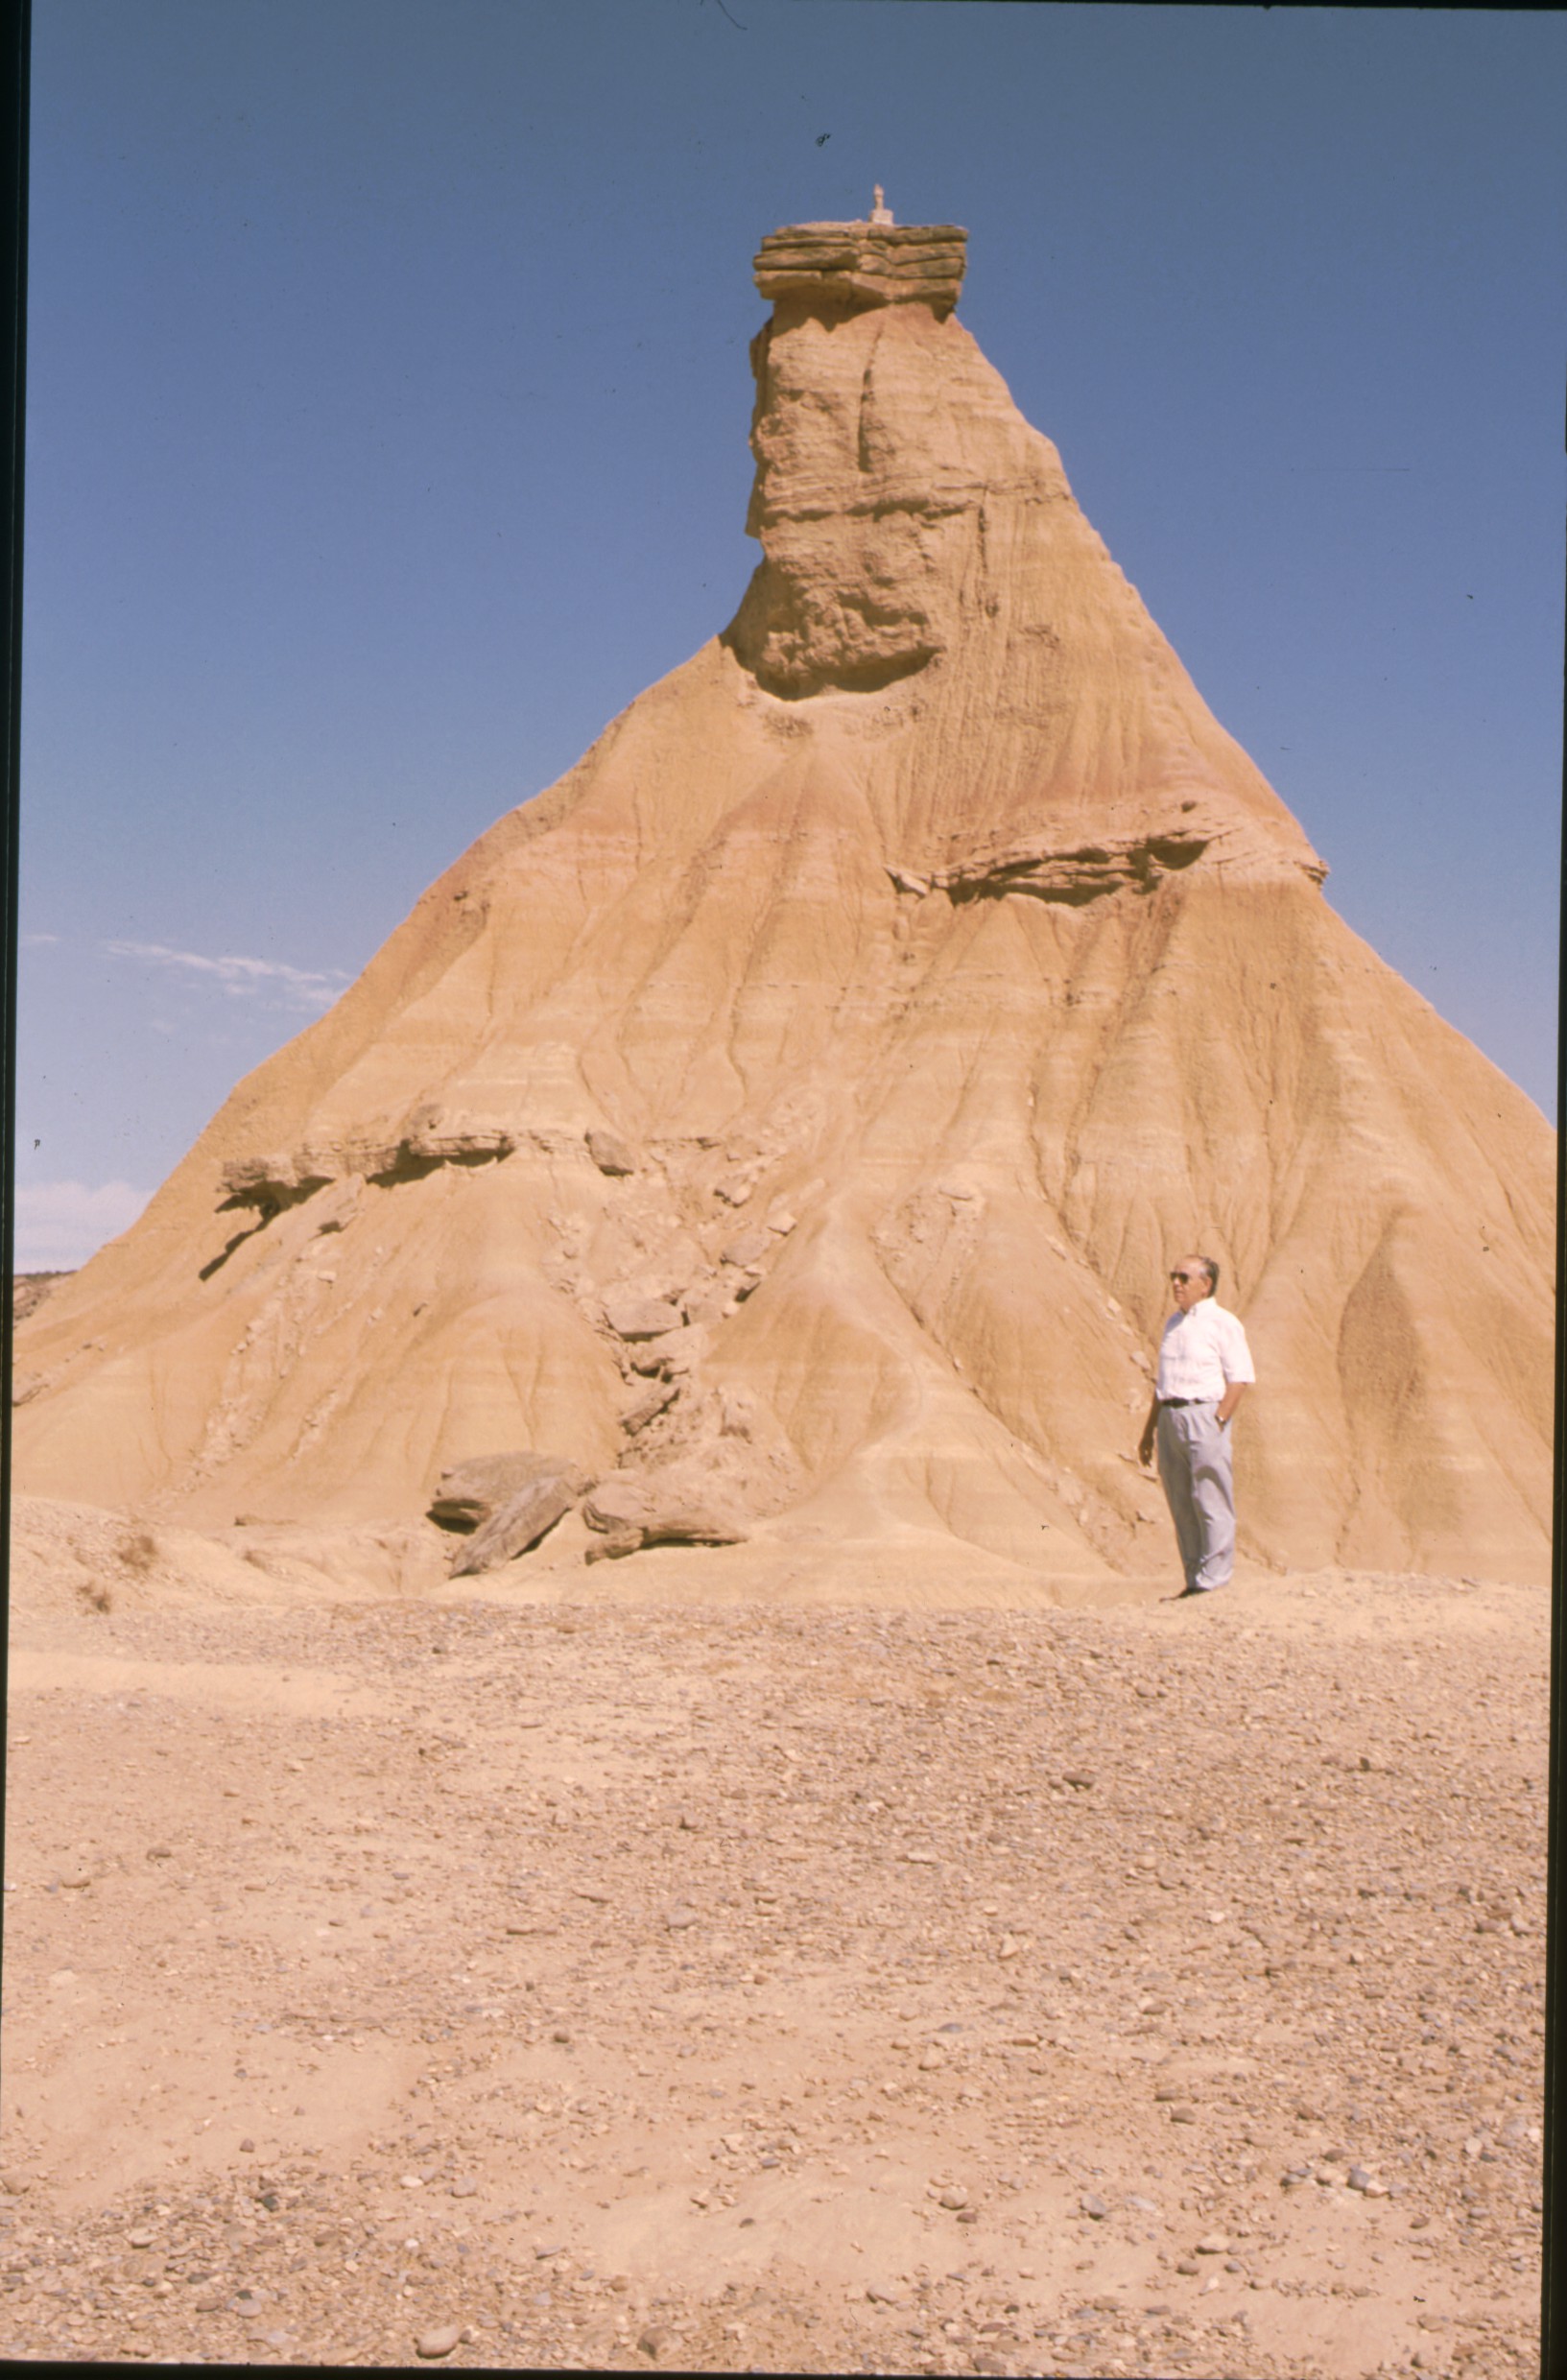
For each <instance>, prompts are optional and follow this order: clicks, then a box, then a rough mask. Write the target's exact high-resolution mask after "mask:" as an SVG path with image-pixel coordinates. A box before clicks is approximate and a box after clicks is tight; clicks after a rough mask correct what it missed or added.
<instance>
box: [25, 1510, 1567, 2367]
mask: <svg viewBox="0 0 1567 2380" xmlns="http://www.w3.org/2000/svg"><path fill="white" fill-rule="evenodd" d="M17 1539H18V1554H17V1563H16V1585H15V1588H14V1590H13V1613H12V1656H11V1663H12V1665H11V1710H10V1725H11V1734H10V1785H9V1798H8V1806H7V1820H8V1826H9V1842H8V1848H7V1868H6V1913H7V1924H6V1934H5V1952H6V1968H5V2007H4V2028H5V2066H4V2076H5V2082H4V2134H3V2141H0V2160H3V2167H4V2172H3V2179H4V2184H5V2192H6V2195H5V2196H4V2198H3V2199H0V2240H3V2247H0V2291H3V2313H0V2351H4V2352H5V2353H6V2354H7V2355H10V2356H14V2357H23V2358H27V2357H34V2358H42V2357H66V2358H70V2359H84V2358H89V2357H95V2356H101V2357H109V2358H126V2357H134V2358H142V2359H146V2358H159V2357H161V2358H171V2357H172V2358H180V2359H184V2358H189V2357H197V2356H199V2357H201V2358H203V2359H205V2360H207V2361H210V2362H219V2363H222V2362H239V2361H242V2360H244V2361H252V2362H259V2363H264V2364H265V2363H278V2364H286V2363H290V2362H297V2361H305V2360H321V2361H325V2362H329V2363H335V2364H374V2363H378V2362H380V2363H385V2362H394V2363H401V2362H408V2361H411V2360H413V2359H414V2358H415V2353H416V2352H417V2351H418V2348H419V2343H420V2342H422V2343H423V2348H424V2351H425V2352H426V2353H427V2354H428V2355H429V2357H430V2360H432V2361H437V2360H444V2361H449V2362H450V2363H452V2364H467V2365H480V2366H484V2365H491V2366H496V2365H523V2366H528V2365H534V2366H543V2367H546V2368H551V2367H562V2368H565V2367H572V2366H579V2367H580V2366H605V2367H608V2368H639V2369H647V2368H654V2367H658V2366H663V2367H678V2368H698V2369H704V2370H742V2371H744V2370H763V2371H769V2370H776V2369H801V2370H806V2371H829V2370H841V2369H843V2370H851V2371H852V2370H856V2369H864V2370H868V2371H877V2372H905V2371H910V2372H913V2371H943V2372H997V2373H1000V2372H1019V2373H1021V2372H1031V2373H1036V2372H1051V2373H1056V2372H1091V2373H1096V2374H1097V2373H1128V2372H1131V2373H1142V2372H1149V2371H1153V2370H1157V2371H1159V2372H1182V2373H1189V2374H1194V2375H1198V2374H1213V2375H1221V2374H1235V2373H1246V2374H1252V2375H1258V2380H1274V2376H1277V2375H1284V2374H1291V2375H1301V2376H1302V2380H1303V2376H1304V2375H1308V2374H1309V2375H1311V2380H1322V2375H1325V2374H1326V2375H1335V2376H1337V2375H1346V2376H1347V2375H1352V2374H1353V2375H1359V2374H1369V2373H1390V2372H1394V2371H1399V2372H1402V2371H1405V2370H1409V2369H1418V2370H1420V2371H1422V2372H1426V2373H1429V2372H1436V2371H1447V2370H1452V2371H1455V2372H1457V2371H1462V2372H1465V2373H1469V2374H1474V2375H1482V2374H1485V2375H1489V2374H1509V2375H1510V2374H1514V2373H1521V2372H1524V2371H1527V2370H1531V2369H1532V2368H1533V2366H1534V2361H1535V2353H1536V2349H1535V2340H1536V2323H1535V2311H1536V2288H1537V2277H1536V2275H1537V2255H1538V2227H1539V2148H1538V2141H1539V2114H1540V2088H1541V2085H1540V2062H1539V2061H1540V1993H1541V1980H1542V1969H1543V1892H1542V1886H1543V1862H1544V1821H1545V1806H1544V1805H1545V1723H1546V1687H1545V1666H1546V1654H1547V1609H1546V1598H1545V1596H1544V1594H1543V1593H1542V1592H1539V1591H1526V1590H1524V1589H1521V1588H1516V1587H1508V1586H1498V1585H1493V1584H1487V1583H1479V1584H1473V1583H1461V1582H1460V1581H1458V1580H1453V1579H1444V1580H1436V1579H1415V1578H1392V1577H1382V1576H1367V1575H1364V1574H1356V1575H1353V1576H1348V1575H1344V1574H1342V1573H1334V1574H1319V1575H1316V1576H1312V1577H1301V1576H1295V1577H1289V1578H1278V1577H1271V1576H1268V1575H1265V1574H1263V1573H1261V1572H1260V1571H1258V1572H1247V1573H1245V1574H1244V1575H1243V1576H1242V1577H1241V1578H1240V1579H1239V1580H1238V1582H1237V1583H1236V1585H1235V1587H1234V1588H1233V1589H1232V1590H1230V1592H1229V1593H1227V1594H1226V1595H1224V1596H1223V1597H1216V1598H1214V1599H1213V1600H1212V1601H1211V1602H1204V1603H1199V1604H1196V1605H1170V1604H1162V1603H1157V1602H1154V1601H1152V1600H1151V1599H1150V1598H1149V1596H1148V1595H1146V1594H1144V1595H1140V1599H1139V1600H1137V1601H1135V1602H1129V1603H1127V1604H1124V1605H1121V1606H1119V1607H1100V1608H1094V1609H1087V1608H1078V1609H1052V1608H1050V1607H1047V1606H1040V1607H1035V1608H1030V1609H1022V1610H1020V1609H1015V1608H1013V1609H1007V1608H1005V1607H1000V1605H999V1604H998V1600H997V1596H996V1594H995V1592H994V1586H993V1582H988V1581H984V1580H982V1581H981V1582H980V1583H979V1586H978V1588H977V1589H975V1588H974V1587H973V1586H972V1585H971V1583H965V1582H964V1581H963V1580H961V1579H954V1580H952V1582H951V1585H950V1593H949V1594H948V1595H947V1597H946V1607H942V1598H941V1596H940V1594H939V1593H938V1592H937V1591H935V1590H934V1589H932V1587H931V1586H930V1583H929V1582H928V1581H927V1582H926V1583H925V1584H924V1587H923V1589H922V1593H921V1597H920V1601H919V1607H918V1608H917V1609H902V1610H900V1609H895V1608H890V1607H887V1606H885V1605H884V1606H883V1607H874V1606H873V1605H872V1604H871V1603H870V1602H869V1601H868V1600H867V1599H862V1600H861V1602H860V1603H859V1604H858V1606H852V1605H850V1604H849V1603H848V1602H847V1601H846V1600H844V1601H841V1602H838V1603H835V1602H834V1601H833V1600H832V1579H831V1577H830V1576H827V1575H824V1574H822V1573H821V1572H818V1573H817V1574H815V1575H814V1576H812V1577H811V1578H806V1577H804V1576H801V1577H799V1578H797V1579H796V1580H795V1583H794V1585H793V1586H792V1587H789V1588H780V1589H779V1590H778V1591H777V1592H776V1593H775V1594H774V1595H773V1596H772V1599H771V1600H769V1601H767V1602H766V1603H765V1604H761V1605H758V1604H757V1603H755V1602H754V1601H752V1602H748V1601H747V1600H745V1599H744V1598H743V1597H741V1596H740V1595H739V1594H736V1593H729V1592H728V1591H727V1590H728V1586H729V1585H731V1584H732V1583H734V1582H735V1581H736V1580H738V1579H741V1578H742V1577H743V1572H742V1571H740V1570H735V1569H730V1570H728V1571H725V1569H724V1558H722V1557H712V1556H710V1557H702V1556H700V1555H690V1554H677V1553H674V1552H671V1553H668V1554H653V1555H642V1556H639V1557H637V1558H636V1559H634V1560H633V1561H632V1562H629V1563H626V1564H615V1563H604V1564H600V1565H598V1566H596V1567H594V1568H591V1569H582V1568H581V1567H571V1566H569V1565H567V1566H565V1567H561V1568H558V1569H556V1570H554V1571H539V1570H536V1569H535V1571H534V1572H533V1573H530V1574H529V1575H528V1576H527V1577H526V1578H522V1579H520V1580H513V1579H512V1578H511V1577H510V1574H508V1575H507V1576H506V1577H505V1578H504V1579H503V1581H502V1582H501V1583H499V1584H493V1585H492V1584H491V1583H489V1582H487V1581H485V1582H478V1583H477V1584H478V1585H479V1586H480V1587H482V1588H486V1589H487V1592H483V1593H475V1594H467V1593H466V1592H464V1593H463V1594H462V1595H459V1594H458V1593H457V1591H456V1590H454V1589H453V1588H450V1587H446V1588H442V1587H439V1585H438V1586H435V1587H432V1586H431V1585H430V1584H429V1583H428V1574H427V1572H422V1571H420V1566H419V1560H416V1559H413V1558H412V1557H410V1556H409V1555H408V1550H407V1548H399V1544H398V1542H397V1540H396V1535H395V1533H391V1535H389V1536H388V1537H387V1538H386V1539H385V1540H384V1541H380V1540H378V1541H377V1542H378V1544H379V1545H380V1555H379V1558H378V1559H380V1568H379V1569H378V1570H377V1569H376V1568H375V1566H374V1564H373V1563H371V1562H370V1561H369V1559H368V1555H367V1556H366V1559H365V1562H364V1564H363V1565H362V1568H361V1572H360V1574H359V1578H358V1584H357V1587H355V1586H354V1584H353V1580H352V1572H353V1565H352V1563H351V1562H350V1561H348V1560H347V1559H346V1557H345V1556H344V1553H343V1549H342V1548H341V1547H340V1548H339V1549H338V1554H337V1556H336V1558H335V1559H337V1562H338V1571H339V1573H340V1574H341V1575H340V1576H339V1580H338V1584H337V1587H336V1588H335V1589H334V1588H332V1586H331V1585H330V1582H329V1580H328V1578H327V1571H328V1570H329V1569H330V1567H331V1565H330V1563H327V1564H326V1567H325V1568H321V1567H318V1568H317V1569H316V1570H315V1571H314V1572H312V1571H310V1570H309V1567H308V1565H307V1564H305V1563H304V1562H303V1561H302V1559H296V1560H295V1561H294V1563H293V1566H292V1568H291V1566H290V1561H289V1560H288V1559H285V1554H286V1549H284V1550H283V1551H280V1552H276V1553H275V1554H274V1555H273V1557H271V1558H269V1557H267V1556H266V1555H265V1554H263V1556H262V1557H261V1558H260V1559H252V1560H251V1561H249V1562H246V1560H245V1559H244V1558H243V1554H242V1552H240V1551H236V1550H235V1549H236V1547H238V1546H240V1545H241V1544H242V1542H243V1541H242V1538H241V1536H240V1535H239V1533H234V1534H233V1535H232V1536H231V1537H230V1539H229V1540H228V1542H227V1543H226V1544H225V1545H222V1546H219V1545H216V1544H211V1545H209V1546H208V1548H207V1551H206V1553H205V1555H203V1556H202V1559H197V1554H198V1551H199V1549H194V1541H192V1540H183V1541H181V1542H180V1543H178V1544H175V1543H173V1541H171V1540H166V1539H163V1538H160V1537H158V1536H156V1535H148V1534H147V1533H143V1532H139V1531H136V1530H134V1529H132V1528H131V1527H129V1526H128V1525H125V1524H122V1523H120V1522H118V1521H116V1520H115V1518H114V1517H113V1516H112V1515H109V1514H107V1513H102V1512H97V1513H94V1512H92V1511H88V1510H87V1509H86V1508H70V1507H59V1506H56V1507H50V1506H42V1505H29V1506H24V1507H22V1508H21V1510H20V1511H19V1513H18V1521H17ZM193 1549H194V1550H193ZM361 1551H362V1552H363V1551H364V1549H363V1548H362V1549H361ZM296 1553H297V1548H296ZM324 1559H325V1558H324V1557H323V1561H324ZM421 1559H422V1558H421ZM203 1562H204V1565H205V1566H204V1568H203V1566H202V1564H203ZM704 1565H705V1566H704ZM415 1573H418V1575H419V1579H421V1580H422V1582H423V1583H417V1581H416V1582H415V1583H416V1584H417V1591H416V1592H403V1593H396V1592H393V1591H392V1589H393V1588H394V1586H395V1585H396V1583H397V1580H398V1579H399V1578H401V1579H402V1580H403V1581H404V1583H405V1584H406V1583H407V1581H408V1579H409V1578H410V1576H412V1575H414V1574H415ZM312 1580H313V1581H314V1583H312ZM466 1584H467V1583H464V1586H466ZM889 1591H890V1590H889ZM1366 2185H1368V2186H1366Z"/></svg>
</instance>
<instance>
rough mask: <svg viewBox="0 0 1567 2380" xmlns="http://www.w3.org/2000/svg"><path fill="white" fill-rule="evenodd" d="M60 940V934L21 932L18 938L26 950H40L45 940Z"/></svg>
mask: <svg viewBox="0 0 1567 2380" xmlns="http://www.w3.org/2000/svg"><path fill="white" fill-rule="evenodd" d="M17 940H18V941H19V942H20V944H21V946H22V948H23V949H24V950H38V949H41V948H42V946H43V944H44V943H45V942H58V941H59V935H58V934H21V935H18V936H17Z"/></svg>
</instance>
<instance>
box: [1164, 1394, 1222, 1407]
mask: <svg viewBox="0 0 1567 2380" xmlns="http://www.w3.org/2000/svg"><path fill="white" fill-rule="evenodd" d="M1219 1401H1220V1400H1219V1398H1218V1397H1217V1396H1161V1397H1160V1399H1159V1404H1160V1406H1161V1408H1162V1407H1163V1406H1166V1405H1217V1404H1218V1403H1219Z"/></svg>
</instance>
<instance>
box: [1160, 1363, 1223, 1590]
mask: <svg viewBox="0 0 1567 2380" xmlns="http://www.w3.org/2000/svg"><path fill="white" fill-rule="evenodd" d="M1157 1444H1158V1451H1159V1484H1160V1486H1161V1487H1162V1488H1163V1489H1164V1496H1165V1502H1166V1503H1167V1504H1168V1505H1169V1507H1170V1517H1171V1519H1172V1520H1173V1521H1174V1522H1175V1542H1176V1544H1177V1545H1178V1546H1179V1548H1180V1566H1181V1568H1182V1569H1183V1570H1184V1571H1185V1573H1186V1583H1187V1585H1188V1586H1189V1587H1193V1588H1195V1589H1196V1590H1197V1591H1198V1592H1199V1594H1200V1593H1201V1592H1203V1591H1204V1590H1205V1589H1206V1588H1208V1587H1211V1586H1226V1585H1227V1584H1228V1583H1229V1580H1230V1577H1231V1574H1232V1573H1233V1571H1234V1568H1235V1483H1234V1478H1233V1474H1232V1472H1231V1469H1230V1442H1229V1430H1228V1427H1227V1425H1226V1426H1223V1427H1222V1426H1221V1424H1220V1420H1219V1406H1218V1402H1217V1400H1215V1402H1214V1403H1212V1404H1204V1405H1161V1406H1160V1407H1159V1423H1158V1437H1157Z"/></svg>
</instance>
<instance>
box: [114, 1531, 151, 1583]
mask: <svg viewBox="0 0 1567 2380" xmlns="http://www.w3.org/2000/svg"><path fill="white" fill-rule="evenodd" d="M118 1551H119V1557H120V1560H121V1563H122V1564H123V1566H124V1567H125V1568H126V1569H127V1570H133V1571H134V1572H135V1574H136V1576H137V1578H138V1579H144V1578H145V1577H146V1576H147V1573H148V1572H149V1570H151V1568H152V1567H153V1564H154V1562H155V1561H156V1559H157V1539H156V1537H154V1535H153V1534H152V1532H151V1530H148V1529H134V1530H131V1532H130V1533H129V1534H128V1535H125V1536H123V1537H122V1538H121V1539H120V1543H119V1548H118Z"/></svg>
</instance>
